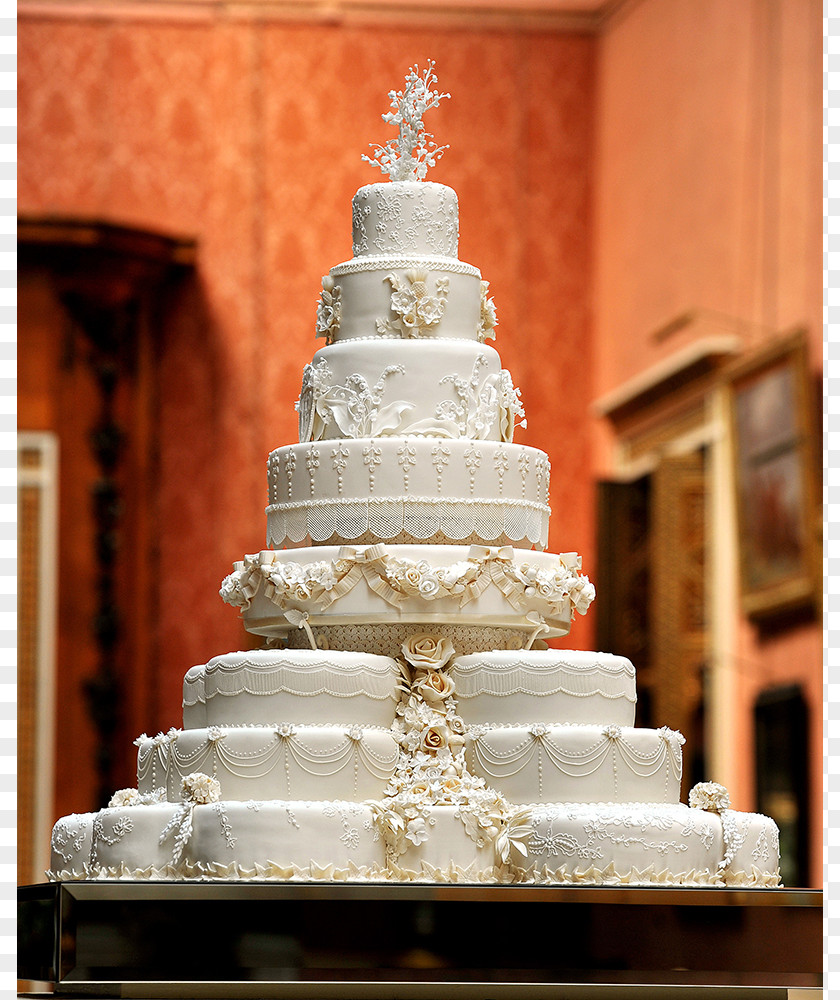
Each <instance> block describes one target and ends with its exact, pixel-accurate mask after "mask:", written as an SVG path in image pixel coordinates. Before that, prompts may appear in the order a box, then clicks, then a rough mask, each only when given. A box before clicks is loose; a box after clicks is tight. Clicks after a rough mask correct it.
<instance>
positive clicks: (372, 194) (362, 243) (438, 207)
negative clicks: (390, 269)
mask: <svg viewBox="0 0 840 1000" xmlns="http://www.w3.org/2000/svg"><path fill="white" fill-rule="evenodd" d="M376 254H417V255H419V256H428V255H430V254H431V255H433V256H438V257H453V258H457V257H458V197H457V195H456V194H455V192H454V191H453V190H452V188H450V187H446V186H445V185H443V184H435V183H432V182H429V181H394V182H390V183H389V182H387V181H386V182H382V183H379V184H368V185H366V186H365V187H363V188H359V190H358V191H357V192H356V194H355V195H354V197H353V256H354V257H368V256H371V255H376Z"/></svg>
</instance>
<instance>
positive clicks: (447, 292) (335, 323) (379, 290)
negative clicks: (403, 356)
mask: <svg viewBox="0 0 840 1000" xmlns="http://www.w3.org/2000/svg"><path fill="white" fill-rule="evenodd" d="M321 285H322V292H321V297H320V300H319V303H318V312H317V323H316V333H317V334H318V335H319V336H322V337H326V338H327V342H328V343H332V342H333V341H348V340H349V341H354V342H355V341H357V340H370V339H371V338H374V339H376V340H387V339H397V340H399V339H414V338H421V339H423V340H428V339H430V338H432V339H447V340H453V339H457V340H471V341H476V340H484V339H485V338H487V337H490V338H491V339H492V338H493V337H494V336H495V333H494V322H495V307H494V309H493V311H492V313H491V312H490V310H489V306H488V299H487V289H488V285H487V282H485V281H482V280H481V272H480V271H479V270H478V268H477V267H473V265H472V264H465V263H464V262H463V261H459V260H454V259H453V258H451V257H429V256H416V255H412V254H408V253H401V254H399V255H388V254H385V255H377V256H375V257H356V258H354V259H353V260H349V261H344V262H342V263H341V264H336V265H335V267H333V268H331V269H330V273H329V275H328V276H326V277H325V278H322V279H321Z"/></svg>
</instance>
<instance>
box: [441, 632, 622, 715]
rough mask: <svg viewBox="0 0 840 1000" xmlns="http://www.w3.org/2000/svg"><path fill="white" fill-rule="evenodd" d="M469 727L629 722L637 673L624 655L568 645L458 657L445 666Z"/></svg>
mask: <svg viewBox="0 0 840 1000" xmlns="http://www.w3.org/2000/svg"><path fill="white" fill-rule="evenodd" d="M450 674H451V676H452V680H453V681H454V683H455V694H456V695H457V697H458V710H459V712H460V714H461V717H462V718H463V720H464V722H465V723H466V724H467V725H468V726H473V725H475V726H480V725H481V724H482V723H490V724H502V725H517V724H520V725H521V724H527V723H531V722H533V723H546V722H551V721H552V720H562V721H563V722H574V723H578V724H581V725H585V724H587V723H588V724H590V725H596V726H597V725H602V726H607V725H617V726H632V725H633V720H634V718H635V711H636V671H635V669H634V668H633V664H632V663H631V662H630V661H629V660H628V659H626V658H625V657H623V656H614V655H612V654H611V653H590V652H586V651H580V650H573V649H543V650H538V649H530V650H519V651H516V652H508V651H506V650H501V649H495V650H491V651H489V652H484V653H473V654H470V655H468V656H459V657H458V658H457V659H456V660H454V661H453V664H452V668H451V670H450Z"/></svg>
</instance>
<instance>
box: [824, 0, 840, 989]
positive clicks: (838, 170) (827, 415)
mask: <svg viewBox="0 0 840 1000" xmlns="http://www.w3.org/2000/svg"><path fill="white" fill-rule="evenodd" d="M823 9H824V21H823V36H824V43H823V74H824V75H823V81H824V83H823V86H824V101H825V104H824V120H823V126H824V127H823V159H824V163H825V173H824V178H825V182H824V187H823V214H824V217H825V222H824V236H823V268H824V285H825V293H824V295H825V297H824V304H823V332H824V362H825V382H824V392H823V415H824V428H823V460H824V462H823V465H824V479H823V503H824V511H825V521H824V530H823V541H824V552H823V573H824V587H825V605H824V608H825V610H824V616H825V618H824V629H825V630H824V664H825V673H824V678H823V684H824V688H823V692H824V698H823V722H824V728H823V765H824V771H823V810H824V822H823V852H824V854H823V879H824V883H825V890H826V894H825V910H824V918H823V919H824V924H823V934H824V938H823V946H824V950H825V972H826V982H825V988H826V995H830V991H831V988H832V987H833V986H838V984H840V899H838V889H840V743H838V739H837V736H838V733H840V678H835V677H834V672H835V671H836V670H838V668H840V2H838V0H826V3H825V6H824V8H823Z"/></svg>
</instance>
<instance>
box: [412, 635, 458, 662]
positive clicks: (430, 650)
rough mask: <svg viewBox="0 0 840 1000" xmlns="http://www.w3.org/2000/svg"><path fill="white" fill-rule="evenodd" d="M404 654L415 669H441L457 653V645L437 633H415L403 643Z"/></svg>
mask: <svg viewBox="0 0 840 1000" xmlns="http://www.w3.org/2000/svg"><path fill="white" fill-rule="evenodd" d="M402 654H403V656H404V657H405V659H406V660H407V661H408V662H409V663H410V664H411V665H412V667H414V669H415V670H440V669H441V667H443V666H445V665H446V663H447V662H448V661H449V660H450V659H452V657H453V656H454V655H455V647H454V646H453V645H452V643H451V642H450V641H449V639H442V638H440V637H439V636H436V635H413V636H411V637H410V638H409V639H406V641H405V642H404V643H403V644H402Z"/></svg>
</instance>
